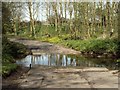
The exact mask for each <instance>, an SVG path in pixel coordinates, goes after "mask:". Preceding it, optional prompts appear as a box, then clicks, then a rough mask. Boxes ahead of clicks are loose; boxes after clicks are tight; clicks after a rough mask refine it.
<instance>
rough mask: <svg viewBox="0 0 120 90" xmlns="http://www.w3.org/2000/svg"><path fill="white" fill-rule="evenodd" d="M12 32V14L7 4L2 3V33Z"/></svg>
mask: <svg viewBox="0 0 120 90" xmlns="http://www.w3.org/2000/svg"><path fill="white" fill-rule="evenodd" d="M11 31H12V24H11V12H10V9H9V7H8V6H7V3H5V2H3V3H2V33H3V34H6V32H11Z"/></svg>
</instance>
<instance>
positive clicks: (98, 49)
mask: <svg viewBox="0 0 120 90" xmlns="http://www.w3.org/2000/svg"><path fill="white" fill-rule="evenodd" d="M66 36H67V35H66ZM66 36H63V37H49V38H44V37H43V38H41V39H40V40H42V41H46V42H51V43H58V44H61V45H64V46H66V47H69V48H72V49H75V50H78V51H81V52H85V53H94V54H99V55H102V54H105V53H107V54H112V55H116V53H117V50H118V41H117V40H116V39H97V38H96V39H87V40H64V38H65V37H66Z"/></svg>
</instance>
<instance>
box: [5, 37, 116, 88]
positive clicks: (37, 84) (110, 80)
mask: <svg viewBox="0 0 120 90" xmlns="http://www.w3.org/2000/svg"><path fill="white" fill-rule="evenodd" d="M11 41H15V42H19V43H23V44H25V45H27V46H28V48H30V49H31V50H32V52H33V54H40V53H43V52H44V53H62V54H63V53H64V54H79V52H78V51H75V50H72V49H68V48H64V47H62V46H58V45H54V44H50V43H47V42H39V41H34V40H16V39H11ZM113 72H115V71H109V70H108V69H106V68H78V67H77V68H75V67H74V68H67V67H66V68H62V67H59V68H56V67H45V66H36V67H33V68H32V69H31V70H30V71H29V72H27V73H25V74H23V75H22V76H20V77H19V78H18V79H15V80H11V81H12V84H14V83H16V84H17V86H16V88H18V89H20V88H118V74H113ZM10 84H11V83H9V85H10ZM5 87H6V86H5ZM10 88H11V87H10ZM114 90H115V89H114Z"/></svg>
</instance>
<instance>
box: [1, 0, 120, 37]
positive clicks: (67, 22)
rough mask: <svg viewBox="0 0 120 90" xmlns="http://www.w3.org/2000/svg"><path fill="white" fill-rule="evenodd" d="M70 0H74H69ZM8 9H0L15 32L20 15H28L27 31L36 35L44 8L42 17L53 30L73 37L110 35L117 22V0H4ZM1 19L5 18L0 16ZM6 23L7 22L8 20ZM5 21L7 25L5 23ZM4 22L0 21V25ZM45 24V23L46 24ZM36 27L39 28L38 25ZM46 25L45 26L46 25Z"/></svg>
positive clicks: (114, 30) (17, 28) (26, 16)
mask: <svg viewBox="0 0 120 90" xmlns="http://www.w3.org/2000/svg"><path fill="white" fill-rule="evenodd" d="M73 1H74V0H73ZM7 6H9V9H8V8H7V9H8V10H7V9H6V8H5V7H6V6H5V5H3V8H5V9H4V10H5V11H3V14H4V13H6V14H5V15H4V17H5V16H6V15H8V16H9V17H7V18H9V19H7V20H10V22H11V23H12V29H13V31H14V33H15V35H17V34H18V32H19V31H20V29H22V28H23V26H21V25H23V24H21V22H24V19H23V18H28V19H29V20H28V22H30V23H29V24H27V25H28V27H29V31H28V33H29V34H30V36H32V37H36V34H37V32H38V30H37V28H38V26H40V25H41V23H39V24H38V23H37V21H39V18H40V14H41V12H40V10H41V8H43V9H44V10H45V12H44V13H45V14H44V15H43V16H44V17H46V21H44V22H49V24H50V25H51V26H54V29H55V30H54V31H55V32H56V33H57V34H59V35H60V34H61V32H64V33H66V34H69V35H71V37H73V38H74V39H77V38H78V37H82V38H84V39H87V38H92V37H102V38H103V37H104V38H106V37H110V32H111V31H112V32H113V35H112V36H114V33H115V32H117V28H118V27H117V25H118V22H117V21H118V20H117V19H118V18H117V17H118V13H117V11H118V3H117V2H42V3H40V2H33V1H32V0H29V2H25V3H8V5H7ZM4 19H6V18H3V22H5V21H7V20H4ZM8 24H9V23H8ZM8 24H7V25H8ZM5 27H6V26H5V25H4V27H3V28H5ZM46 28H47V27H46ZM39 29H40V28H39ZM48 29H49V28H48Z"/></svg>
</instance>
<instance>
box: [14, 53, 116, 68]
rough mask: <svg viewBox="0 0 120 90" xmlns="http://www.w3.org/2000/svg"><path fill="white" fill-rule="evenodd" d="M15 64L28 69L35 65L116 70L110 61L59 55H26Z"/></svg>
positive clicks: (113, 63) (114, 64) (112, 61)
mask: <svg viewBox="0 0 120 90" xmlns="http://www.w3.org/2000/svg"><path fill="white" fill-rule="evenodd" d="M16 63H17V64H19V65H23V66H25V67H29V66H30V64H31V65H32V67H34V66H35V65H45V66H58V67H59V66H63V67H67V66H72V67H76V66H80V67H107V68H109V69H116V63H115V62H114V60H110V59H108V60H107V59H98V58H94V59H93V58H85V57H81V56H78V55H61V54H41V55H28V56H26V57H25V58H23V59H21V60H17V61H16Z"/></svg>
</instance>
